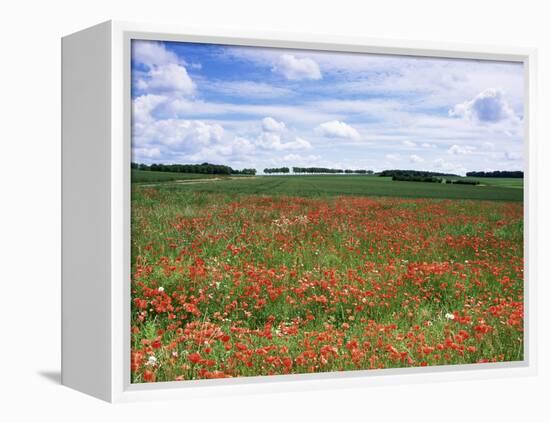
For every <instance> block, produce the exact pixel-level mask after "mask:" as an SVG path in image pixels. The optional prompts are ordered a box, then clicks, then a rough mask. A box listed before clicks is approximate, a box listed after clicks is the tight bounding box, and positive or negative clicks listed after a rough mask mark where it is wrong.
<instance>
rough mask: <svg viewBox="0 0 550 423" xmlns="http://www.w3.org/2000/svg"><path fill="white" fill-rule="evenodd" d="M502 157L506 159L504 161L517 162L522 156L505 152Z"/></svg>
mask: <svg viewBox="0 0 550 423" xmlns="http://www.w3.org/2000/svg"><path fill="white" fill-rule="evenodd" d="M504 157H505V158H506V160H510V161H517V160H522V159H523V154H521V153H517V152H512V151H505V152H504Z"/></svg>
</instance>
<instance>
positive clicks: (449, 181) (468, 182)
mask: <svg viewBox="0 0 550 423" xmlns="http://www.w3.org/2000/svg"><path fill="white" fill-rule="evenodd" d="M391 179H392V181H406V182H433V183H437V184H442V183H443V184H459V185H479V181H475V180H472V179H447V178H441V177H437V176H407V175H393V176H392V178H391Z"/></svg>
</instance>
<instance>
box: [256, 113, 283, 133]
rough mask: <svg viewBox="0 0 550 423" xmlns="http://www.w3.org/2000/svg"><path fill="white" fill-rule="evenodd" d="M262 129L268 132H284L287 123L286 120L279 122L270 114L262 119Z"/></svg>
mask: <svg viewBox="0 0 550 423" xmlns="http://www.w3.org/2000/svg"><path fill="white" fill-rule="evenodd" d="M262 129H263V130H264V131H266V132H284V131H286V125H285V123H284V122H278V121H276V120H275V119H273V118H272V117H269V116H268V117H266V118H263V119H262Z"/></svg>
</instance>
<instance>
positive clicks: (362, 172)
mask: <svg viewBox="0 0 550 423" xmlns="http://www.w3.org/2000/svg"><path fill="white" fill-rule="evenodd" d="M292 172H294V173H347V174H357V175H372V174H373V173H374V172H373V171H372V170H366V169H330V168H327V167H293V168H292Z"/></svg>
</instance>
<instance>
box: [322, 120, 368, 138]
mask: <svg viewBox="0 0 550 423" xmlns="http://www.w3.org/2000/svg"><path fill="white" fill-rule="evenodd" d="M317 131H318V132H319V133H321V135H323V136H325V137H328V138H347V139H350V140H354V141H357V140H359V139H360V138H361V136H360V135H359V132H358V131H357V129H355V128H354V127H352V126H350V125H348V124H347V123H344V122H341V121H339V120H332V121H330V122H325V123H322V124H321V125H319V126H318V127H317Z"/></svg>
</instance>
